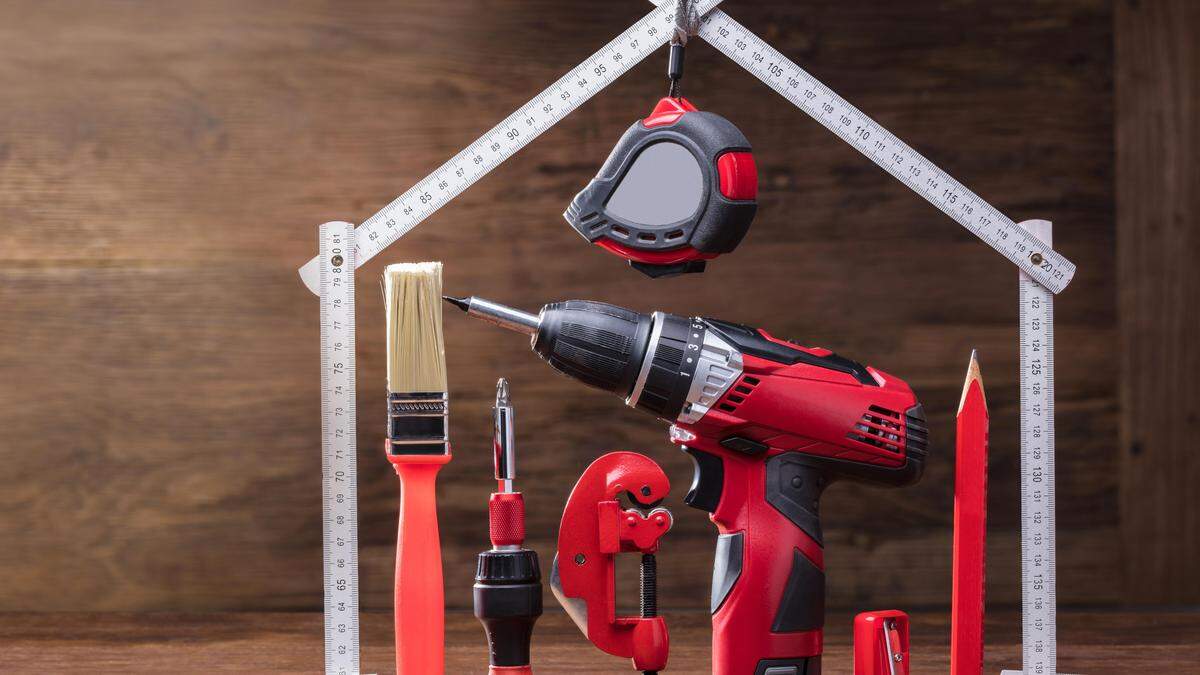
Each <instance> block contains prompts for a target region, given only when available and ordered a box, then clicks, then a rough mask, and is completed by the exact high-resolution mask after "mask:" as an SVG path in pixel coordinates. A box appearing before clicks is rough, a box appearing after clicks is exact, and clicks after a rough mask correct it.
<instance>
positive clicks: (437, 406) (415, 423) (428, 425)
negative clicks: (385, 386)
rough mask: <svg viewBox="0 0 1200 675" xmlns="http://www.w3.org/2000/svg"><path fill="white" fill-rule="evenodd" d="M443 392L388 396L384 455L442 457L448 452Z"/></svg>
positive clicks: (447, 402)
mask: <svg viewBox="0 0 1200 675" xmlns="http://www.w3.org/2000/svg"><path fill="white" fill-rule="evenodd" d="M449 412H450V399H449V397H448V396H447V395H446V392H444V391H443V392H415V393H405V394H398V393H393V392H388V430H387V453H388V454H389V455H397V456H399V455H445V454H449V452H450V432H449V423H448V422H447V418H448V417H449Z"/></svg>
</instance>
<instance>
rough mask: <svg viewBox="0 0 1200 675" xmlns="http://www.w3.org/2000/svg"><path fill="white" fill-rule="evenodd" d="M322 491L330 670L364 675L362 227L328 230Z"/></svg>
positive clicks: (324, 246) (323, 255)
mask: <svg viewBox="0 0 1200 675" xmlns="http://www.w3.org/2000/svg"><path fill="white" fill-rule="evenodd" d="M318 259H319V261H320V264H319V270H320V271H319V275H318V276H319V286H318V291H319V293H320V296H321V493H322V523H323V533H322V535H323V541H322V547H321V549H322V561H323V564H324V579H325V672H326V673H327V674H335V675H358V672H359V656H358V655H359V627H358V471H357V469H356V464H357V446H358V444H357V437H356V432H357V428H358V427H357V424H356V419H357V416H356V414H355V389H354V363H355V359H354V267H355V265H354V226H353V225H351V224H350V223H325V224H324V225H322V226H321V245H320V253H319V254H318Z"/></svg>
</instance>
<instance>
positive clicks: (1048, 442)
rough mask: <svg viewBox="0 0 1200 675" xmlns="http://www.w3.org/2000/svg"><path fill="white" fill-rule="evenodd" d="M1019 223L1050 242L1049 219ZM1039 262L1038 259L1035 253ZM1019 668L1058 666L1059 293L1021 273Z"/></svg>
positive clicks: (1042, 673) (1042, 671) (1044, 674)
mask: <svg viewBox="0 0 1200 675" xmlns="http://www.w3.org/2000/svg"><path fill="white" fill-rule="evenodd" d="M1021 226H1022V227H1024V228H1025V229H1026V230H1028V231H1029V232H1030V233H1031V234H1033V235H1034V236H1036V237H1037V238H1038V239H1040V240H1041V241H1042V242H1044V243H1045V244H1046V245H1047V246H1051V245H1053V242H1052V240H1051V227H1050V222H1049V221H1045V220H1028V221H1025V222H1023V223H1021ZM1032 262H1034V263H1035V264H1037V263H1039V262H1040V261H1038V260H1033V261H1032ZM1019 283H1020V297H1021V299H1020V302H1021V319H1020V321H1021V660H1022V661H1021V670H1022V672H1024V673H1025V675H1055V673H1056V672H1057V668H1058V654H1057V650H1058V644H1057V635H1056V633H1057V605H1056V600H1055V541H1054V528H1055V525H1054V294H1053V293H1051V292H1050V291H1048V290H1047V289H1046V288H1045V287H1044V286H1042V285H1041V284H1039V283H1038V282H1037V281H1035V280H1033V279H1032V278H1030V277H1029V275H1027V274H1025V273H1024V272H1021V273H1020V282H1019Z"/></svg>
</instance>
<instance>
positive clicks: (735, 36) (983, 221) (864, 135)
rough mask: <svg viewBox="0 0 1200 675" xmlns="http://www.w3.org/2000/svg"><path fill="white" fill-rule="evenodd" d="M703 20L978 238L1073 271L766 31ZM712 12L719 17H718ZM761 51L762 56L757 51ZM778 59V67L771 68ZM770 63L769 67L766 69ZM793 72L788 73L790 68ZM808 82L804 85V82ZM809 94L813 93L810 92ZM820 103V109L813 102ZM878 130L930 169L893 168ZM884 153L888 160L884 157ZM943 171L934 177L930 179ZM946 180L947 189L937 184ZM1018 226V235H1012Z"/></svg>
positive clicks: (1057, 274) (1047, 278)
mask: <svg viewBox="0 0 1200 675" xmlns="http://www.w3.org/2000/svg"><path fill="white" fill-rule="evenodd" d="M705 18H706V20H705V21H702V22H701V28H700V36H701V37H702V38H704V39H705V40H707V41H709V42H710V43H712V44H713V46H714V47H716V48H717V49H718V50H720V51H721V52H723V53H724V54H726V55H727V56H729V57H730V58H732V59H733V60H734V61H735V62H737V63H738V64H739V65H741V66H742V67H743V68H746V69H747V70H749V71H750V72H751V73H753V74H754V75H755V76H756V77H759V79H761V80H762V81H763V82H764V83H766V84H767V85H768V86H770V87H771V88H772V89H774V90H775V91H777V92H778V93H780V94H781V95H783V96H784V97H785V98H787V99H788V100H789V101H791V102H792V103H793V104H794V105H796V106H797V107H799V108H801V109H802V110H804V111H805V112H806V113H808V114H809V115H810V116H812V117H813V118H814V119H816V120H817V121H818V122H820V123H821V124H822V125H823V126H825V127H826V128H827V129H829V130H830V131H832V132H834V134H835V135H837V136H838V137H839V138H841V139H843V140H845V141H847V142H848V143H849V144H850V145H851V146H852V147H854V148H855V149H857V150H859V152H861V153H862V154H863V155H865V156H866V157H868V158H869V159H871V160H872V161H875V162H876V163H877V164H879V165H880V167H881V168H883V169H885V170H887V171H888V172H889V173H891V174H892V175H893V176H895V177H896V178H897V179H899V180H900V181H901V182H903V183H905V184H906V185H908V186H909V187H910V188H911V189H912V190H914V191H915V192H917V193H918V194H921V195H923V196H925V197H926V199H927V200H928V201H930V202H931V203H932V204H933V205H934V206H936V207H938V209H939V210H941V211H942V212H943V213H945V214H946V215H948V216H950V217H951V218H952V219H954V220H956V221H957V222H959V223H960V224H961V225H963V226H964V227H966V228H967V229H968V230H970V231H971V232H972V233H974V234H975V235H976V236H978V237H979V238H980V239H982V240H983V241H985V242H989V243H990V244H991V245H993V248H995V249H996V250H997V251H998V252H999V253H1001V254H1002V255H1004V256H1005V257H1007V258H1008V259H1009V260H1010V261H1012V262H1013V263H1014V264H1016V265H1018V266H1019V267H1021V268H1022V269H1024V270H1025V271H1026V272H1027V273H1029V274H1031V275H1032V276H1033V277H1034V278H1036V279H1038V280H1039V281H1040V282H1041V283H1042V284H1043V285H1044V286H1046V287H1047V288H1049V289H1050V290H1052V291H1054V292H1058V291H1061V290H1062V289H1063V288H1064V287H1065V286H1066V284H1067V283H1069V282H1070V279H1071V277H1072V276H1073V275H1074V269H1075V268H1074V265H1073V264H1072V263H1071V262H1070V261H1068V260H1066V259H1065V258H1064V257H1063V256H1062V255H1061V254H1059V253H1057V252H1056V251H1054V250H1053V249H1052V248H1050V247H1048V246H1045V245H1042V244H1041V243H1040V242H1037V240H1036V238H1034V237H1033V236H1032V235H1030V234H1029V233H1027V232H1025V231H1024V230H1022V229H1021V228H1020V226H1018V225H1017V224H1016V223H1013V222H1012V221H1011V220H1010V219H1009V218H1007V217H1006V216H1004V215H1003V214H1001V213H1000V212H999V210H997V209H996V208H995V207H993V206H991V205H990V204H988V203H987V202H986V201H984V200H983V199H981V198H980V197H979V196H978V195H976V194H975V193H974V192H972V191H971V190H969V189H967V188H966V187H965V186H964V185H962V184H961V183H959V182H958V181H957V180H955V179H954V178H952V177H951V176H949V175H948V174H946V173H945V172H944V171H942V170H941V169H939V168H937V166H936V165H934V164H933V163H932V162H930V161H929V160H928V159H927V158H925V157H924V156H922V155H921V154H920V153H918V152H916V151H915V150H913V149H912V148H911V147H909V146H908V145H907V144H905V143H903V142H902V141H900V140H899V138H897V137H896V136H895V135H894V134H892V133H891V132H890V131H888V130H887V129H886V128H884V127H883V126H882V125H880V124H878V123H877V122H875V121H874V120H872V119H871V118H870V117H868V116H867V115H865V114H863V112H862V111H861V110H859V109H858V108H856V107H855V106H853V105H852V104H850V103H849V102H847V101H845V100H844V99H842V98H841V97H840V96H838V95H837V94H835V93H833V91H832V90H831V89H829V88H828V87H826V86H825V85H824V84H822V83H821V82H819V81H817V80H816V79H815V78H813V77H812V76H811V75H809V74H808V73H807V72H806V71H804V69H803V68H800V66H798V65H796V64H795V63H793V62H791V61H790V60H789V59H787V57H785V56H783V55H782V54H781V53H779V52H778V51H776V50H775V49H774V48H772V47H771V46H770V45H768V44H767V43H766V42H764V41H763V40H762V39H761V38H759V37H758V36H756V35H754V34H753V33H751V32H750V31H749V30H747V29H745V28H744V27H742V26H741V25H740V24H738V23H737V22H736V21H734V20H733V19H731V18H729V16H728V15H727V14H725V13H724V12H722V11H720V10H714V11H713V12H711V13H710V14H709V15H708V16H707V17H705ZM714 19H719V20H718V21H714ZM756 56H757V57H758V58H756ZM772 64H774V66H775V67H774V68H772ZM764 68H767V69H768V70H767V73H766V74H764V72H763V69H764ZM785 75H787V76H788V78H785V77H784V76H785ZM802 87H803V89H802ZM810 94H811V95H810ZM813 101H816V102H817V103H818V104H819V105H820V107H819V109H814V108H813V107H810V106H809V103H810V102H813ZM875 136H878V137H879V139H877V140H879V141H880V142H882V143H883V144H884V145H885V146H887V147H889V148H893V149H894V151H893V155H895V156H896V158H897V160H898V161H901V162H904V161H907V162H908V163H910V164H919V165H920V166H921V168H922V171H921V174H925V173H931V174H933V175H932V176H930V177H929V178H928V179H927V180H926V181H925V182H923V183H922V182H920V181H919V180H917V179H918V178H919V176H909V175H907V174H905V173H904V172H901V171H895V170H893V169H892V166H891V164H892V162H891V161H889V160H890V159H891V156H890V155H884V154H883V148H882V147H881V146H879V145H873V144H871V143H870V142H869V139H870V138H871V137H875ZM881 160H882V161H881ZM935 177H936V178H937V179H938V180H937V181H936V185H935V184H934V183H930V182H929V181H931V180H933V178H935ZM939 187H940V188H941V192H940V193H939V192H938V191H937V189H938V188H939ZM1010 232H1016V233H1017V235H1018V236H1016V237H1010V236H1008V235H1009V233H1010ZM1033 252H1039V253H1041V254H1042V256H1043V262H1042V263H1041V265H1040V267H1038V266H1034V265H1033V264H1032V262H1031V261H1030V260H1029V254H1031V253H1033Z"/></svg>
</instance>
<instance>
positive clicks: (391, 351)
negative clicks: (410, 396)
mask: <svg viewBox="0 0 1200 675" xmlns="http://www.w3.org/2000/svg"><path fill="white" fill-rule="evenodd" d="M383 297H384V305H386V307H387V346H388V349H387V387H388V391H390V392H403V393H411V392H443V391H446V352H445V347H444V345H443V344H442V263H440V262H424V263H400V264H397V265H388V266H387V267H386V268H384V270H383Z"/></svg>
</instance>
